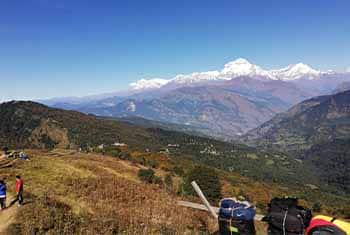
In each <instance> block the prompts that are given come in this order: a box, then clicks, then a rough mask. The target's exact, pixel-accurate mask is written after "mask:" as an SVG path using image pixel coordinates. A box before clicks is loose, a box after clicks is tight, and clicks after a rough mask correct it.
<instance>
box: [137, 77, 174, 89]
mask: <svg viewBox="0 0 350 235" xmlns="http://www.w3.org/2000/svg"><path fill="white" fill-rule="evenodd" d="M168 82H169V80H165V79H160V78H154V79H149V80H146V79H141V80H138V81H136V82H133V83H131V84H130V87H131V89H132V90H150V89H157V88H161V87H162V86H164V85H166V84H167V83H168Z"/></svg>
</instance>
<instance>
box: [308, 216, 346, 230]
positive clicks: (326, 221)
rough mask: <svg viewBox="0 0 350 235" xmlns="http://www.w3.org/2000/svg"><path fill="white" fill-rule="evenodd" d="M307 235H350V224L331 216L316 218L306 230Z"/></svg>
mask: <svg viewBox="0 0 350 235" xmlns="http://www.w3.org/2000/svg"><path fill="white" fill-rule="evenodd" d="M306 234H307V235H349V234H350V223H347V222H345V221H342V220H338V219H336V218H332V217H329V216H323V215H319V216H315V217H314V218H312V220H311V223H310V226H309V227H308V228H307V230H306Z"/></svg>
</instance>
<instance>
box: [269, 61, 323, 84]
mask: <svg viewBox="0 0 350 235" xmlns="http://www.w3.org/2000/svg"><path fill="white" fill-rule="evenodd" d="M270 73H271V74H272V75H273V76H274V77H276V78H278V79H280V80H284V81H293V80H297V79H301V78H305V77H306V78H309V79H315V78H318V77H320V75H321V74H322V73H323V72H321V71H319V70H315V69H313V68H311V67H310V66H308V65H306V64H303V63H298V64H293V65H289V66H287V67H286V68H282V69H278V70H271V71H270Z"/></svg>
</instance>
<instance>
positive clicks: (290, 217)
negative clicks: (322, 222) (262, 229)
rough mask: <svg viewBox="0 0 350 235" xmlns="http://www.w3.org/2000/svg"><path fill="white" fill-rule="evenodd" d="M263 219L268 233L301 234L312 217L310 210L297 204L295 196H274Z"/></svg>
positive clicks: (279, 234) (278, 234) (276, 234)
mask: <svg viewBox="0 0 350 235" xmlns="http://www.w3.org/2000/svg"><path fill="white" fill-rule="evenodd" d="M268 206H269V208H268V213H267V215H266V216H265V217H264V218H263V221H265V222H267V223H268V224H269V226H268V234H269V235H303V234H304V230H305V229H306V228H307V227H308V226H309V224H310V220H311V218H312V214H311V210H309V209H306V208H303V207H301V206H299V205H298V199H296V198H274V199H272V200H271V202H270V203H269V205H268Z"/></svg>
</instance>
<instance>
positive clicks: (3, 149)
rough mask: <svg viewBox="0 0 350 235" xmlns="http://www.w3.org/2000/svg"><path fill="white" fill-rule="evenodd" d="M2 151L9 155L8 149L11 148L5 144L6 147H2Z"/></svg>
mask: <svg viewBox="0 0 350 235" xmlns="http://www.w3.org/2000/svg"><path fill="white" fill-rule="evenodd" d="M2 151H3V152H4V154H5V155H7V154H8V151H9V148H8V147H6V146H5V147H3V148H2Z"/></svg>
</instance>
